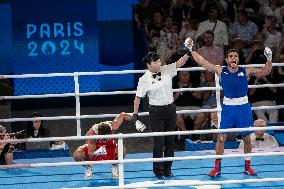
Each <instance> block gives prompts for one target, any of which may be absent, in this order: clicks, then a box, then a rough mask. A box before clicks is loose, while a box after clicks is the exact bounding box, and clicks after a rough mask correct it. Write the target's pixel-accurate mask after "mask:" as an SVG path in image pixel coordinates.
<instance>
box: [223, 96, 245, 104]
mask: <svg viewBox="0 0 284 189" xmlns="http://www.w3.org/2000/svg"><path fill="white" fill-rule="evenodd" d="M247 103H248V96H243V97H239V98H227V97H225V96H224V99H223V104H225V105H243V104H247Z"/></svg>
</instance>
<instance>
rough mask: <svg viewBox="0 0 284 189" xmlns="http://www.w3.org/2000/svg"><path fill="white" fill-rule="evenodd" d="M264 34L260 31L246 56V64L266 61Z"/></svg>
mask: <svg viewBox="0 0 284 189" xmlns="http://www.w3.org/2000/svg"><path fill="white" fill-rule="evenodd" d="M263 41H264V34H263V33H261V32H258V33H257V34H256V36H255V39H254V41H253V46H252V50H251V51H250V53H249V55H248V56H247V58H246V64H263V63H264V62H265V61H266V57H265V56H264V55H263V51H264V48H265V46H264V43H263Z"/></svg>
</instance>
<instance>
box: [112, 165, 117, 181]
mask: <svg viewBox="0 0 284 189" xmlns="http://www.w3.org/2000/svg"><path fill="white" fill-rule="evenodd" d="M111 175H112V178H113V179H118V178H119V172H118V165H112V168H111Z"/></svg>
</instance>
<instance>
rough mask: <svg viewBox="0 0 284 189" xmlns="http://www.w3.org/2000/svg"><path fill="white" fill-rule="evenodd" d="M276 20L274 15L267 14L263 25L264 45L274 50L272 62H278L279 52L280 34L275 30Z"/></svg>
mask: <svg viewBox="0 0 284 189" xmlns="http://www.w3.org/2000/svg"><path fill="white" fill-rule="evenodd" d="M276 24H277V20H276V17H275V16H268V17H267V19H266V21H265V24H264V25H263V30H262V33H263V34H264V45H265V46H267V47H269V48H271V50H272V51H273V52H274V53H273V54H274V56H273V57H272V61H273V62H278V61H279V57H280V53H281V41H282V34H281V32H279V31H277V30H276Z"/></svg>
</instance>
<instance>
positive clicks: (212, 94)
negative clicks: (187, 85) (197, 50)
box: [201, 71, 216, 107]
mask: <svg viewBox="0 0 284 189" xmlns="http://www.w3.org/2000/svg"><path fill="white" fill-rule="evenodd" d="M202 73H203V75H204V81H203V82H201V87H215V86H216V85H215V77H214V73H211V72H209V71H204V72H202ZM202 93H203V94H202V96H203V101H202V106H205V107H206V106H216V91H203V92H202Z"/></svg>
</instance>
